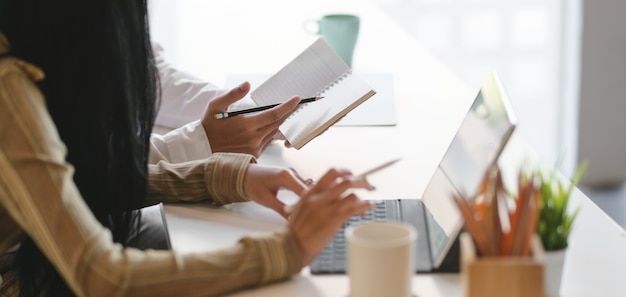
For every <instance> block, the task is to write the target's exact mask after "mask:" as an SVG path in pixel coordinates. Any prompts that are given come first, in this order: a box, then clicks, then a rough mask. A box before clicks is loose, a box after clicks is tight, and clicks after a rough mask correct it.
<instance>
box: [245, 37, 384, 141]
mask: <svg viewBox="0 0 626 297" xmlns="http://www.w3.org/2000/svg"><path fill="white" fill-rule="evenodd" d="M374 94H376V91H374V90H373V89H372V87H370V86H369V85H368V84H367V83H365V82H364V81H363V80H362V79H361V78H359V77H358V76H357V75H355V74H354V73H352V69H351V68H350V67H349V66H348V65H346V63H345V62H344V61H343V60H342V59H341V57H340V56H339V55H338V54H337V53H336V52H335V51H334V50H333V49H332V48H331V47H330V46H329V45H328V43H326V41H324V39H322V38H319V39H317V40H316V41H315V42H314V43H313V44H312V45H311V46H309V47H308V48H307V49H306V50H305V51H304V52H302V53H301V54H300V55H298V56H297V57H296V58H295V59H294V60H292V61H291V62H290V63H289V64H287V65H286V66H285V67H283V68H282V69H281V70H279V71H278V72H277V73H276V74H274V75H273V76H271V77H270V78H269V79H268V80H267V81H265V82H264V83H263V84H261V85H260V86H259V87H258V88H257V89H256V90H254V91H253V92H252V93H251V94H250V97H251V98H252V100H253V101H254V102H255V103H256V104H257V105H259V106H264V105H270V104H277V103H281V102H282V101H281V100H285V99H286V98H291V97H293V96H295V95H299V96H302V97H303V98H306V97H324V99H323V100H319V101H317V102H315V103H311V104H302V106H301V107H300V108H299V109H298V110H297V111H296V112H295V113H294V114H293V115H292V116H291V117H289V118H288V119H287V120H285V122H284V123H283V124H282V125H281V126H280V132H281V133H282V134H283V135H284V136H285V138H286V140H288V141H289V143H291V145H292V146H293V147H295V148H296V149H300V148H302V147H303V146H304V145H305V144H306V143H308V142H309V141H311V140H312V139H313V138H315V137H316V136H318V135H319V134H320V133H322V132H324V131H325V130H326V129H328V128H329V127H330V126H332V125H333V124H334V123H336V122H337V121H338V120H339V119H341V118H342V117H343V116H345V115H346V114H348V113H349V112H350V111H351V110H353V109H354V108H356V107H357V106H358V105H359V104H361V103H363V102H364V101H365V100H367V99H369V98H370V97H372V96H373V95H374Z"/></svg>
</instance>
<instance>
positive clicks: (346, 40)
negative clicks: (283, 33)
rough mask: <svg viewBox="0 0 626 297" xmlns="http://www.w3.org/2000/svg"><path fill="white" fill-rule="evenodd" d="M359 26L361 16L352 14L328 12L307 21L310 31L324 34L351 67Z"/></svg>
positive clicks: (306, 24) (306, 26)
mask: <svg viewBox="0 0 626 297" xmlns="http://www.w3.org/2000/svg"><path fill="white" fill-rule="evenodd" d="M359 26H360V19H359V17H358V16H356V15H351V14H327V15H324V16H322V17H321V18H319V19H315V20H308V21H306V23H305V29H306V30H307V31H308V32H309V33H312V34H318V35H320V36H322V37H323V38H324V39H325V40H326V42H328V44H329V45H330V46H331V47H332V48H333V49H334V50H335V51H336V52H337V54H339V56H341V58H342V59H343V60H344V62H346V64H348V66H350V67H352V56H353V54H354V48H355V47H356V41H357V39H358V37H359Z"/></svg>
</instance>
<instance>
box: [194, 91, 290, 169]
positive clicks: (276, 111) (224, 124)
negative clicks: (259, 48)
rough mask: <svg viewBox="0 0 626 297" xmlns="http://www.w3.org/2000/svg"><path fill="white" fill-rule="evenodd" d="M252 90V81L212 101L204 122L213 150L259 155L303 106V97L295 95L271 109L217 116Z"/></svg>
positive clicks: (202, 121)
mask: <svg viewBox="0 0 626 297" xmlns="http://www.w3.org/2000/svg"><path fill="white" fill-rule="evenodd" d="M249 91H250V84H249V83H248V82H244V83H242V84H241V85H240V86H238V87H235V88H233V89H231V90H229V91H228V92H226V93H224V94H222V95H220V96H218V97H215V98H214V99H212V100H211V101H210V102H209V104H208V107H207V110H206V111H205V113H204V116H203V117H202V119H201V124H202V126H203V128H204V132H205V133H206V136H207V138H208V140H209V142H208V143H210V145H211V147H210V150H211V151H212V152H214V153H216V152H226V153H246V154H250V155H253V156H255V157H259V156H260V155H261V153H262V152H263V151H265V148H266V147H267V146H268V145H269V144H270V142H271V141H272V140H273V139H274V137H275V136H276V135H277V134H278V128H279V127H280V125H282V123H283V122H284V121H285V120H286V119H287V118H288V117H290V116H291V115H292V114H293V113H294V112H295V111H296V110H297V109H298V108H299V106H300V104H299V103H300V101H301V99H300V97H297V96H294V97H292V98H290V99H288V100H287V101H285V102H283V103H282V104H280V105H279V106H277V107H275V108H271V109H268V110H264V111H260V112H256V113H252V114H248V115H246V116H235V117H231V118H229V119H228V120H225V119H223V120H218V119H216V118H215V114H216V113H222V112H224V111H226V110H228V108H229V107H230V106H231V105H232V104H234V103H235V102H237V101H239V100H241V99H243V98H244V97H245V96H246V94H248V92H249Z"/></svg>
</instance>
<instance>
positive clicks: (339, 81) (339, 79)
mask: <svg viewBox="0 0 626 297" xmlns="http://www.w3.org/2000/svg"><path fill="white" fill-rule="evenodd" d="M351 74H352V69H348V70H347V71H346V72H344V73H343V74H341V75H340V76H339V77H337V79H335V80H334V81H332V82H331V83H329V84H328V85H326V87H324V88H322V90H320V91H319V92H318V93H317V94H316V95H315V96H316V97H324V93H326V92H328V91H329V90H330V89H332V88H333V87H334V86H336V85H337V84H339V83H341V81H343V80H344V79H345V78H347V77H348V76H350V75H351ZM309 104H311V103H305V104H301V105H300V106H299V107H298V109H296V111H294V112H293V113H292V114H291V115H290V116H289V117H288V118H287V120H289V119H290V118H291V117H293V116H294V115H295V114H296V113H298V112H299V111H300V110H302V109H303V108H305V107H306V106H307V105H309ZM285 121H286V120H285Z"/></svg>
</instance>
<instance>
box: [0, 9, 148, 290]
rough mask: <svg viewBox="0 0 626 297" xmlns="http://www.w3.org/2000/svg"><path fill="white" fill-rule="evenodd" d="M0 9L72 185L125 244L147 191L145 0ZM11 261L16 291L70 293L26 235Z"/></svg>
mask: <svg viewBox="0 0 626 297" xmlns="http://www.w3.org/2000/svg"><path fill="white" fill-rule="evenodd" d="M0 8H1V10H0V30H1V31H2V32H3V33H4V34H5V35H6V37H7V38H8V40H9V42H10V43H11V45H12V48H11V53H10V54H11V55H13V56H16V57H18V58H20V59H23V60H26V61H28V62H30V63H33V64H35V65H36V66H39V67H41V68H42V70H43V71H44V73H45V74H46V78H45V79H44V80H43V81H42V82H40V83H39V87H40V88H41V91H42V93H43V94H44V96H45V98H46V102H47V106H48V110H49V112H50V114H51V116H52V119H53V120H54V123H55V125H56V127H57V129H58V131H59V134H60V136H61V139H62V140H63V142H64V143H65V145H66V146H67V148H68V156H67V160H68V162H69V163H70V164H72V165H73V166H74V168H75V175H74V181H75V183H76V185H77V186H78V189H79V190H80V193H81V194H82V196H83V198H84V199H85V201H86V202H87V204H88V205H89V207H90V209H91V211H92V212H93V214H94V215H95V216H96V217H97V219H98V220H99V221H100V222H101V223H102V224H103V225H104V226H106V227H107V228H109V229H111V231H112V233H113V238H114V240H115V241H116V242H120V243H122V244H123V243H125V241H126V239H127V236H128V235H129V233H130V232H131V231H133V230H134V228H135V227H136V222H137V220H132V219H131V216H132V211H131V210H132V209H137V208H138V207H140V206H142V203H143V200H144V198H145V195H146V186H147V159H148V152H149V137H150V132H151V129H152V125H153V123H154V118H155V110H156V106H157V98H158V90H159V88H158V78H157V71H156V69H155V66H154V65H155V64H154V58H153V56H152V50H151V44H150V36H149V26H148V14H147V3H146V0H100V1H96V0H90V1H84V0H56V1H50V0H0ZM133 222H134V223H133ZM17 265H18V268H19V270H20V283H21V285H20V293H21V295H22V296H39V295H41V293H42V292H43V293H44V294H45V295H52V296H64V295H72V294H71V292H70V290H69V289H68V288H67V286H66V285H65V283H64V282H63V281H62V279H61V278H60V277H59V275H58V273H57V272H56V270H55V269H54V268H53V266H52V265H51V264H50V262H49V261H48V260H47V259H46V258H45V257H44V256H43V254H42V253H41V252H40V250H39V248H38V247H37V246H36V245H35V244H34V243H33V241H32V240H30V239H27V240H25V241H24V242H23V243H22V245H21V248H20V251H19V252H18V257H17Z"/></svg>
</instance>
